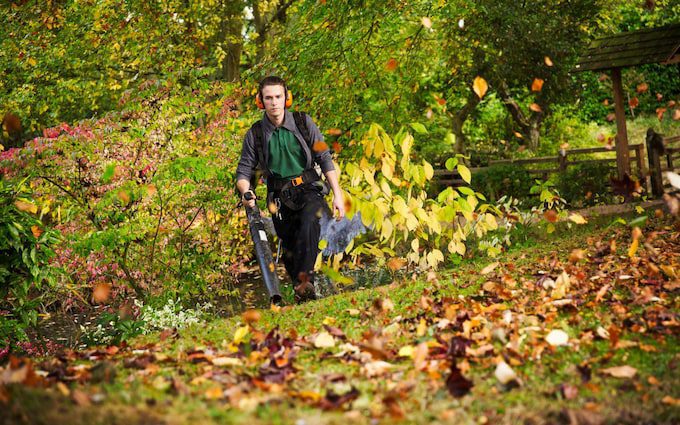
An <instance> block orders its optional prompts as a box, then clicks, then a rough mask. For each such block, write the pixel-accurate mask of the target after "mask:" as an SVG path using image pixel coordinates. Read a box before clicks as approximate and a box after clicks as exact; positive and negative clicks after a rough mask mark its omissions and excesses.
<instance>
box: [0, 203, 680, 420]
mask: <svg viewBox="0 0 680 425" xmlns="http://www.w3.org/2000/svg"><path fill="white" fill-rule="evenodd" d="M649 215H650V216H651V217H654V212H653V211H650V213H649ZM677 230H678V229H677V224H675V222H674V221H673V220H671V219H669V218H665V217H658V218H651V219H650V220H648V221H647V223H646V224H645V226H644V227H643V228H642V229H641V234H638V233H637V231H633V230H631V228H630V227H628V226H626V225H623V224H620V223H615V222H614V218H612V217H601V218H591V219H590V223H588V224H586V225H583V226H571V227H568V226H567V224H566V223H560V224H559V225H558V226H557V231H556V232H555V233H553V234H550V235H548V234H546V233H545V232H543V231H542V230H541V229H539V228H535V229H533V230H531V231H530V232H528V233H527V234H526V235H525V238H524V241H523V243H522V244H521V246H517V247H515V248H512V249H510V251H509V252H508V253H507V254H506V255H504V256H503V257H502V258H501V259H499V260H494V259H490V258H477V259H470V260H466V261H465V262H463V263H462V264H461V265H460V266H458V267H456V268H455V269H448V270H443V271H441V272H439V273H436V274H435V273H417V272H415V271H414V272H411V271H406V273H405V274H404V276H407V278H399V279H395V281H394V282H392V283H391V284H389V285H386V286H382V287H378V288H371V289H366V290H361V291H356V292H348V293H343V294H340V295H337V296H333V297H329V298H325V299H322V300H319V301H315V302H310V303H307V304H304V305H300V306H291V307H284V308H282V309H275V310H266V311H248V312H246V313H245V314H244V315H243V316H242V317H238V318H232V319H227V320H215V321H213V322H211V323H207V324H201V325H198V326H193V327H190V328H187V329H183V330H181V331H179V332H172V331H166V332H163V333H161V334H154V335H150V336H145V337H143V338H139V339H136V340H134V341H133V342H131V343H130V344H129V345H126V346H122V347H108V348H100V349H96V350H95V349H93V350H90V351H88V352H79V353H75V352H67V353H64V355H62V356H59V357H56V358H50V359H42V360H40V361H36V362H35V363H33V364H32V365H27V364H26V363H25V361H24V363H21V362H20V361H19V360H15V361H14V364H13V365H6V366H5V371H4V372H1V373H2V374H3V375H2V376H3V377H4V378H3V381H4V382H9V381H12V379H13V381H14V382H15V383H14V384H11V385H7V386H5V387H0V403H3V404H5V406H4V407H3V410H4V412H7V414H6V415H5V416H3V419H0V423H62V422H64V421H65V420H67V419H66V418H68V422H69V423H76V424H77V423H169V424H174V423H188V422H197V423H244V422H248V423H251V424H259V423H263V424H264V423H300V424H303V423H304V424H316V423H323V424H326V423H328V424H332V423H346V422H347V421H352V422H356V423H371V421H373V420H376V421H378V422H380V423H393V422H395V421H403V422H405V423H432V422H434V423H475V424H477V423H508V424H514V423H532V424H542V423H577V424H594V423H642V422H646V423H677V422H678V421H679V420H680V408H679V407H678V403H679V399H680V390H679V389H678V386H677V384H674V383H677V382H678V381H679V380H680V372H679V371H678V367H677V366H678V362H679V361H680V357H679V350H678V332H677V331H678V325H679V321H678V288H679V285H678V274H677V273H678V253H679V252H680V249H678V248H679V244H680V241H679V240H678V232H677ZM402 271H403V270H402ZM551 331H552V332H551ZM499 364H500V366H499ZM36 371H43V372H37V375H36V376H34V373H35V372H36ZM9 376H13V378H12V379H10V378H8V377H9ZM501 381H503V382H504V383H502V382H501ZM43 387H46V388H43ZM3 415H4V414H3Z"/></svg>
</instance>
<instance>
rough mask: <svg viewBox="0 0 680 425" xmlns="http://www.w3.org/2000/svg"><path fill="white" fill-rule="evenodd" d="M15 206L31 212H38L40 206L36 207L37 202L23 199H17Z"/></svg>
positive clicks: (20, 209)
mask: <svg viewBox="0 0 680 425" xmlns="http://www.w3.org/2000/svg"><path fill="white" fill-rule="evenodd" d="M14 206H15V207H17V209H18V210H19V211H22V212H27V213H31V214H36V213H37V212H38V207H36V206H35V204H33V203H31V202H28V201H23V200H21V199H17V200H16V201H14Z"/></svg>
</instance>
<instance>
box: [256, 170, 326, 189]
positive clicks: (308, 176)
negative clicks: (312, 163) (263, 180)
mask: <svg viewBox="0 0 680 425" xmlns="http://www.w3.org/2000/svg"><path fill="white" fill-rule="evenodd" d="M318 180H321V178H320V177H319V174H318V173H317V172H316V170H315V169H313V168H312V169H310V170H305V171H303V172H302V174H300V175H299V176H298V177H295V178H292V179H277V178H275V177H269V178H268V179H267V191H269V192H277V191H279V190H281V189H282V188H283V187H284V186H286V185H287V184H288V183H290V185H291V186H294V187H297V186H301V185H304V184H307V183H313V182H315V181H318Z"/></svg>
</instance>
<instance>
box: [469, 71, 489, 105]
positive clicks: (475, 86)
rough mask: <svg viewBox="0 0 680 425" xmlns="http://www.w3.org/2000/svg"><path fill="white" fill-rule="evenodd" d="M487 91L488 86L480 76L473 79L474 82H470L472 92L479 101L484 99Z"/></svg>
mask: <svg viewBox="0 0 680 425" xmlns="http://www.w3.org/2000/svg"><path fill="white" fill-rule="evenodd" d="M488 89H489V85H488V84H487V83H486V80H485V79H484V78H482V77H480V76H477V77H475V80H474V81H473V82H472V90H474V92H475V93H476V94H477V96H478V97H479V98H480V99H481V98H483V97H484V95H485V94H486V91H487V90H488Z"/></svg>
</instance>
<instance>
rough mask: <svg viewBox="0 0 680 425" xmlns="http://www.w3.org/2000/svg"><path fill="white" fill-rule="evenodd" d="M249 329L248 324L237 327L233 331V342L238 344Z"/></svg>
mask: <svg viewBox="0 0 680 425" xmlns="http://www.w3.org/2000/svg"><path fill="white" fill-rule="evenodd" d="M248 332H249V329H248V326H242V327H240V328H238V329H236V332H234V344H236V345H238V344H240V343H241V342H242V341H243V339H244V338H245V337H246V336H247V335H248Z"/></svg>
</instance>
